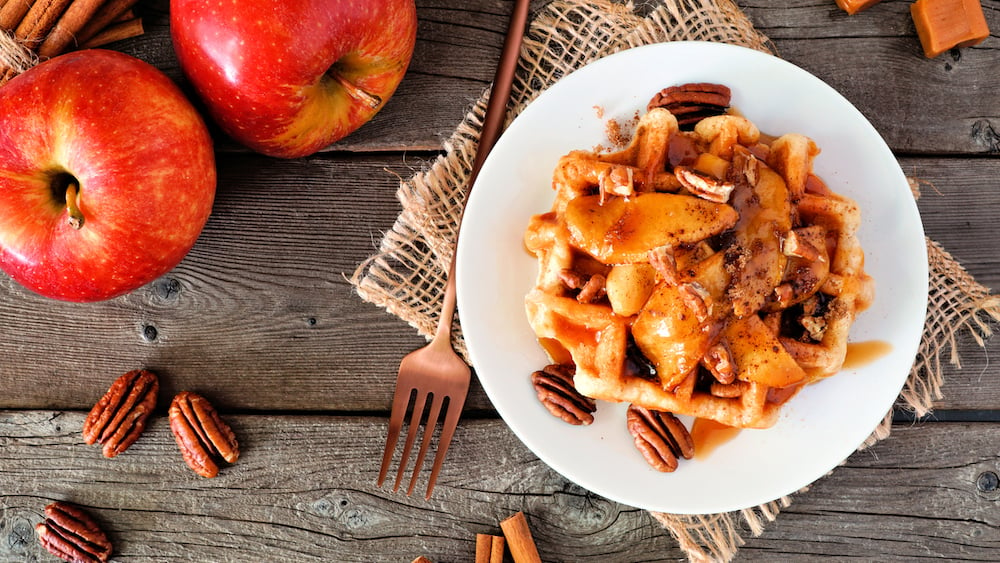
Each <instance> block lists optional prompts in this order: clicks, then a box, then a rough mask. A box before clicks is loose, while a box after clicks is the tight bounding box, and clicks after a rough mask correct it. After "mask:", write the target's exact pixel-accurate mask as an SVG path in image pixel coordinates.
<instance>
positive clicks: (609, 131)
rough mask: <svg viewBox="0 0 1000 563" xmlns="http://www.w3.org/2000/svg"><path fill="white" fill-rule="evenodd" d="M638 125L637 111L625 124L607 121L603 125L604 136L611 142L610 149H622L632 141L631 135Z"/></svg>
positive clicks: (611, 120)
mask: <svg viewBox="0 0 1000 563" xmlns="http://www.w3.org/2000/svg"><path fill="white" fill-rule="evenodd" d="M638 123H639V112H638V111H636V112H635V115H633V116H632V118H631V119H629V120H628V121H625V122H621V121H618V120H616V119H609V120H608V121H607V122H606V123H605V124H604V134H605V135H607V137H608V141H610V142H611V145H612V147H615V148H624V147H625V146H627V145H628V144H629V143H630V142H631V141H632V133H633V132H634V131H635V126H636V125H637V124H638Z"/></svg>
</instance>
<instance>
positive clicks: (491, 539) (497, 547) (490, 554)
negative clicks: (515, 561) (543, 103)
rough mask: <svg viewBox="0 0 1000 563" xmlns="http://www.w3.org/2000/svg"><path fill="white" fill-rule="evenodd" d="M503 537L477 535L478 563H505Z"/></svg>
mask: <svg viewBox="0 0 1000 563" xmlns="http://www.w3.org/2000/svg"><path fill="white" fill-rule="evenodd" d="M503 548H504V539H503V536H491V535H489V534H476V563H503Z"/></svg>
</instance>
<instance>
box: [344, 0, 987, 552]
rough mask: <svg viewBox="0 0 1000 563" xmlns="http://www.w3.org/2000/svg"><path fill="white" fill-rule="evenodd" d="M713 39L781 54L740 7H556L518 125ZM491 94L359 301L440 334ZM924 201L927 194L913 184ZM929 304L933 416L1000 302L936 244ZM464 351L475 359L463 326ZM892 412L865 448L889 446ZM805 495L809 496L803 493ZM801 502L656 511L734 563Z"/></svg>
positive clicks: (565, 0)
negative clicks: (625, 53) (962, 343)
mask: <svg viewBox="0 0 1000 563" xmlns="http://www.w3.org/2000/svg"><path fill="white" fill-rule="evenodd" d="M676 40H708V41H719V42H724V43H732V44H737V45H742V46H745V47H749V48H752V49H757V50H760V51H764V52H768V53H772V54H774V53H775V50H774V48H773V45H772V44H771V43H770V41H769V40H768V39H767V38H766V37H764V36H763V35H761V34H760V33H758V32H757V31H756V30H755V29H754V28H753V25H752V24H751V23H750V21H749V20H748V19H747V18H746V16H745V15H744V14H743V13H742V11H740V9H739V8H738V7H737V6H736V5H734V4H733V3H732V2H731V1H730V0H663V1H662V3H661V4H659V5H657V6H656V7H654V8H653V9H652V11H650V12H649V13H647V14H646V15H645V16H642V15H638V14H637V13H636V11H635V10H634V8H633V6H632V5H631V4H626V5H622V4H617V3H612V2H610V1H607V0H591V1H584V0H555V1H553V2H552V3H551V4H549V5H548V6H546V7H545V8H544V9H543V10H542V11H541V12H540V13H538V14H536V15H535V17H534V19H533V21H532V22H531V24H530V26H529V29H528V32H527V35H526V37H525V42H524V45H523V48H522V50H521V58H520V61H519V68H518V72H517V76H516V78H515V82H514V85H513V92H512V99H511V109H510V111H509V114H508V119H513V117H514V116H516V115H517V114H518V113H519V112H520V111H521V110H522V109H523V108H524V107H525V106H526V105H527V104H528V103H529V102H530V101H531V100H532V99H534V97H535V96H537V95H538V94H539V93H540V92H542V91H543V90H545V89H546V88H547V87H549V86H550V85H552V84H553V83H554V82H555V81H556V80H558V79H559V78H561V77H563V76H565V75H566V74H568V73H569V72H571V71H573V70H575V69H577V68H580V67H582V66H583V65H585V64H587V63H589V62H591V61H593V60H596V59H599V58H601V57H603V56H605V55H608V54H611V53H614V52H617V51H621V50H624V49H628V48H631V47H636V46H639V45H646V44H650V43H658V42H664V41H676ZM488 95H489V91H488V90H487V91H485V92H483V95H482V97H481V98H480V99H479V101H478V102H477V103H476V104H475V105H474V106H473V107H472V109H471V110H470V111H469V113H468V115H467V116H466V117H465V119H464V120H463V121H462V123H461V124H459V126H458V128H457V129H456V130H455V132H454V133H453V134H452V136H451V138H449V139H448V140H447V141H446V142H445V145H444V148H445V154H444V155H442V156H440V157H439V158H438V159H437V160H436V161H435V162H433V163H432V164H430V165H429V166H428V167H427V168H426V170H424V171H422V172H420V173H418V174H416V175H414V176H413V177H411V178H410V179H408V180H405V181H403V182H401V183H400V188H399V191H398V194H397V195H398V197H399V200H400V203H401V204H402V209H403V210H402V213H400V215H399V218H398V219H397V220H396V223H395V224H394V225H393V227H392V230H391V231H389V232H388V233H386V234H385V236H384V237H383V239H382V242H381V246H380V247H379V252H378V254H376V255H374V256H372V257H371V258H369V259H368V260H366V261H365V262H364V263H363V264H361V265H360V266H359V267H358V269H357V271H356V272H355V273H354V275H353V277H352V278H351V283H352V284H353V285H354V287H355V289H356V291H357V293H358V295H360V296H361V297H362V298H363V299H365V300H367V301H369V302H372V303H374V304H376V305H379V306H381V307H383V308H385V309H386V310H388V311H389V312H391V313H392V314H394V315H396V316H398V317H400V318H401V319H403V320H405V321H407V322H408V323H410V324H411V325H412V326H413V327H414V328H416V329H417V330H418V331H419V332H420V333H421V334H423V335H424V336H427V337H430V336H431V335H432V334H433V332H434V327H435V325H436V323H437V316H438V311H439V307H440V303H441V296H442V294H443V292H444V284H445V280H444V277H445V274H446V272H447V271H448V268H449V265H450V260H451V257H452V251H453V241H454V240H455V234H456V229H457V226H458V225H457V223H458V219H459V216H460V214H461V210H462V207H463V202H464V198H465V191H466V180H467V177H468V175H469V170H470V168H471V165H472V160H473V158H474V156H475V149H476V143H477V139H478V135H479V129H480V125H481V123H482V118H483V114H484V112H485V108H486V100H487V99H488ZM911 185H912V186H913V188H914V190H913V191H914V196H918V195H919V193H918V191H917V189H916V187H917V186H916V182H911ZM927 251H928V258H929V268H930V296H929V304H928V311H927V321H926V324H925V327H924V334H923V340H922V342H921V345H920V349H919V352H918V355H917V359H916V361H915V363H914V365H913V369H912V370H911V372H910V376H909V378H908V381H907V382H906V385H905V387H904V389H903V391H902V393H901V394H900V396H899V400H898V403H897V405H898V406H900V407H901V408H906V409H910V410H912V411H913V412H914V413H915V414H916V415H918V416H922V415H924V414H927V413H928V412H929V411H930V409H931V404H932V402H933V401H934V400H935V399H940V398H941V384H942V383H943V381H942V379H943V377H942V361H943V356H945V355H946V354H947V355H948V360H947V361H950V362H952V363H955V364H957V363H958V357H957V348H956V337H957V335H958V334H959V333H963V332H964V333H968V334H971V335H972V336H973V337H974V338H975V339H976V341H977V342H978V343H979V344H980V345H982V344H983V343H984V339H985V338H986V337H988V336H989V335H990V332H991V331H990V326H989V323H990V322H991V320H1000V298H998V297H996V296H991V295H990V293H989V290H988V289H986V288H985V287H983V286H981V285H980V284H978V283H977V282H976V281H975V280H974V279H973V278H972V277H971V276H970V275H969V274H968V273H967V272H966V271H965V270H964V269H963V268H962V267H961V266H960V265H959V264H958V263H957V262H956V261H955V260H954V259H953V258H952V257H951V256H950V255H949V254H948V253H947V252H945V251H944V250H943V249H942V248H941V247H940V246H938V245H937V244H936V243H935V242H933V241H931V240H929V239H928V240H927ZM455 347H456V349H457V350H458V351H459V352H460V353H462V354H463V355H465V354H466V350H465V343H464V341H463V340H462V336H461V332H460V326H459V324H458V323H457V322H456V326H455ZM891 422H892V412H889V413H887V414H886V417H885V419H884V420H883V421H882V424H880V425H879V427H878V428H877V429H876V430H875V432H874V433H873V434H872V435H871V436H870V437H869V438H868V440H867V441H866V442H865V444H864V445H863V446H862V448H864V447H868V446H870V445H872V444H874V443H875V442H877V441H879V440H881V439H883V438H885V437H887V436H888V435H889V432H890V429H891ZM801 492H802V491H800V492H799V493H801ZM791 501H792V499H791V497H784V498H781V499H779V500H776V501H773V502H770V503H768V504H765V505H761V506H758V507H755V508H749V509H745V510H742V511H736V512H730V513H723V514H705V515H696V516H690V515H673V514H664V513H658V512H653V513H651V514H652V516H653V517H654V518H655V519H656V520H657V521H659V522H660V523H661V524H662V525H663V526H664V527H665V528H666V529H667V530H669V531H670V533H671V534H673V536H674V537H675V538H676V539H677V541H678V543H679V545H680V547H681V549H683V550H684V551H685V553H687V555H688V557H689V558H690V559H691V560H692V561H728V560H730V559H732V558H733V556H734V555H735V554H736V551H737V550H738V549H739V546H740V545H742V544H743V543H744V539H743V535H744V534H746V533H748V532H749V533H750V534H752V535H754V536H756V535H759V534H760V533H761V532H762V531H763V530H764V527H765V525H766V524H767V523H768V522H770V521H773V520H774V519H775V518H776V517H777V516H778V513H779V512H780V511H781V509H782V508H784V507H787V506H789V504H790V503H791Z"/></svg>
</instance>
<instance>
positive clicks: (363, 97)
mask: <svg viewBox="0 0 1000 563" xmlns="http://www.w3.org/2000/svg"><path fill="white" fill-rule="evenodd" d="M329 74H330V76H332V77H333V79H334V80H336V81H337V82H338V83H339V84H340V85H341V86H343V87H344V89H345V90H347V93H348V94H350V95H351V97H352V98H354V99H356V100H360V101H362V102H364V103H365V104H367V105H368V107H370V108H372V109H375V108H377V107H379V106H380V105H382V98H380V97H378V96H376V95H375V94H371V93H368V92H365V91H364V90H362V89H361V88H359V87H358V85H357V84H354V83H353V82H350V81H349V80H347V79H346V78H344V77H343V76H341V75H340V73H339V72H334V71H331V72H330V73H329Z"/></svg>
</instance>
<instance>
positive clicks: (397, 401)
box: [377, 389, 413, 487]
mask: <svg viewBox="0 0 1000 563" xmlns="http://www.w3.org/2000/svg"><path fill="white" fill-rule="evenodd" d="M412 394H413V389H409V390H407V391H406V392H405V393H404V392H403V390H402V389H397V390H396V396H395V397H393V399H392V414H391V415H390V417H389V435H388V436H387V437H386V439H385V451H384V452H382V467H380V468H379V470H378V483H377V486H378V487H381V486H382V483H384V482H385V476H386V474H387V473H389V464H390V463H391V462H392V454H394V453H395V452H396V442H398V441H399V431H400V429H402V427H403V417H404V416H406V405H408V404H409V403H410V396H411V395H412Z"/></svg>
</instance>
